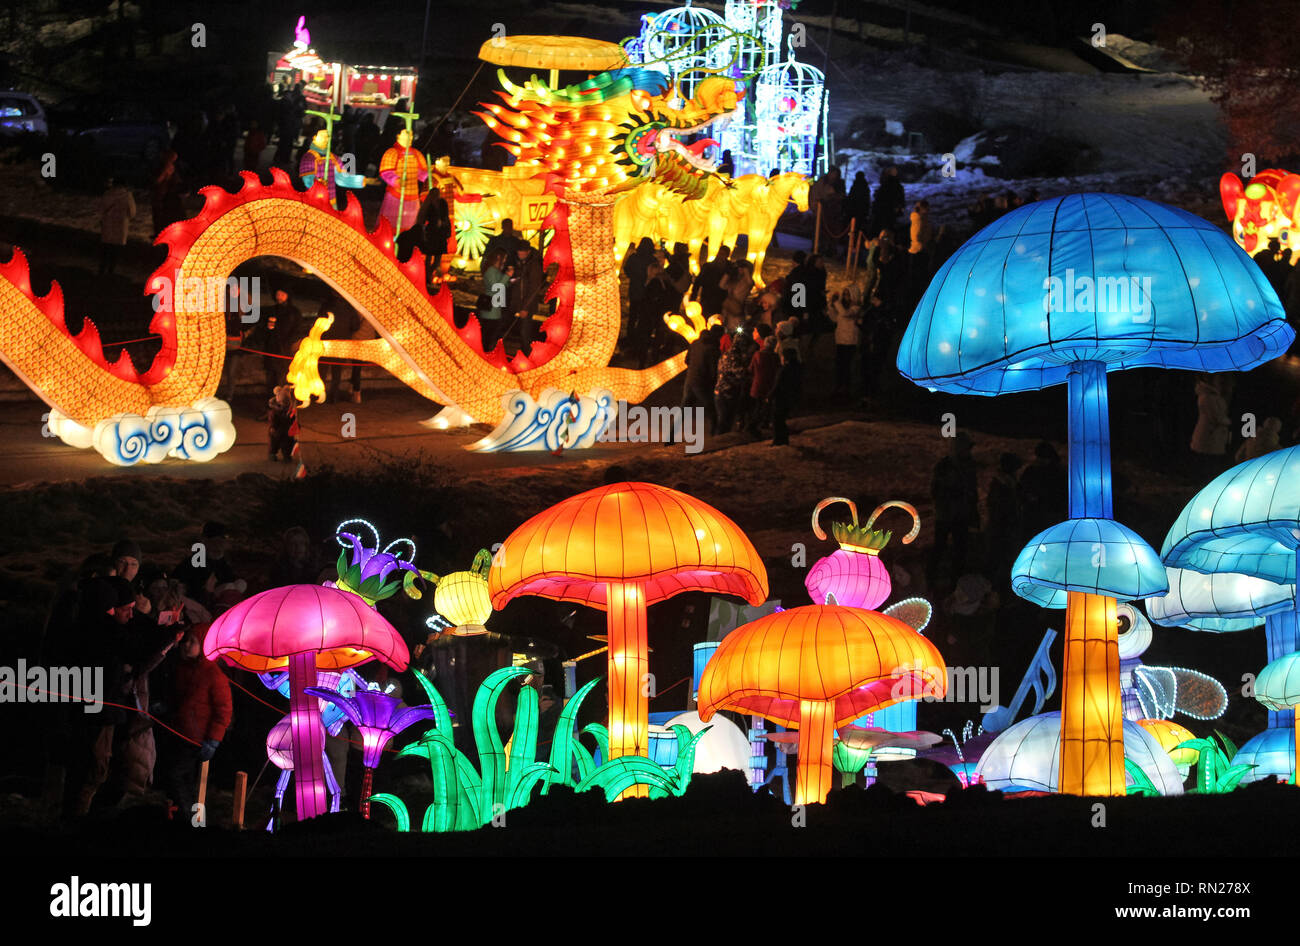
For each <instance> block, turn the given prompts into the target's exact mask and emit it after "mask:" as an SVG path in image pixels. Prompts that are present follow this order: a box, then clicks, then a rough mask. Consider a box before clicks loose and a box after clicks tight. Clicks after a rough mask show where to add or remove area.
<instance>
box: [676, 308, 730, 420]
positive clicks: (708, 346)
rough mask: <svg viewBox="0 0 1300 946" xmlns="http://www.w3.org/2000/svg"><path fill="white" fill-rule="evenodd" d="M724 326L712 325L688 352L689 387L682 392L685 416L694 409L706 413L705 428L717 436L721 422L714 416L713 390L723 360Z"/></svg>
mask: <svg viewBox="0 0 1300 946" xmlns="http://www.w3.org/2000/svg"><path fill="white" fill-rule="evenodd" d="M721 339H722V326H721V325H716V324H715V325H710V326H709V327H708V328H706V329H705V330H704V331H703V332H701V333H700V337H699V338H697V339H696V340H695V341H694V342H692V343H691V347H690V348H689V349H687V351H686V386H685V389H684V390H683V391H682V411H683V413H684V412H685V411H687V410H689V409H691V408H696V407H698V408H700V409H701V410H702V411H703V412H704V429H705V431H706V432H707V433H710V434H711V433H713V430H714V428H715V427H716V425H717V420H716V418H715V417H714V416H713V389H714V387H715V385H717V383H718V359H719V358H720V357H721V348H720V344H719V343H720V341H721Z"/></svg>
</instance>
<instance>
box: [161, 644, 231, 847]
mask: <svg viewBox="0 0 1300 946" xmlns="http://www.w3.org/2000/svg"><path fill="white" fill-rule="evenodd" d="M207 631H208V627H207V626H206V625H203V624H196V625H195V626H194V627H191V628H189V629H188V630H187V631H186V633H185V636H184V638H183V639H182V640H181V644H180V646H179V647H178V648H177V654H176V655H175V658H174V659H173V661H171V666H170V667H169V669H170V671H171V686H170V689H169V691H168V696H167V699H166V702H165V704H164V706H163V707H160V709H162V710H163V712H164V714H165V716H166V717H167V718H168V723H169V725H170V726H171V727H172V728H173V729H175V730H176V732H177V733H179V737H177V736H175V735H171V734H168V735H169V738H168V739H167V740H166V741H165V743H164V749H165V751H164V756H165V767H164V770H163V771H164V780H165V784H164V787H165V788H166V790H167V793H168V794H169V795H170V796H171V798H172V800H173V801H174V802H175V803H176V805H177V807H178V808H179V809H180V812H181V816H182V817H185V818H186V820H187V821H188V820H189V817H188V816H189V815H190V813H191V812H192V810H193V807H194V804H195V801H196V799H197V796H198V767H199V763H200V762H207V761H209V760H210V759H212V757H213V756H214V755H215V754H216V751H217V748H218V746H220V745H221V741H222V740H223V739H225V737H226V729H227V728H228V727H229V726H230V716H231V700H230V681H229V680H227V679H226V675H225V674H224V673H223V672H222V671H221V667H220V666H219V665H218V664H217V663H216V662H215V661H211V660H205V659H204V657H203V636H204V635H205V634H206V633H207Z"/></svg>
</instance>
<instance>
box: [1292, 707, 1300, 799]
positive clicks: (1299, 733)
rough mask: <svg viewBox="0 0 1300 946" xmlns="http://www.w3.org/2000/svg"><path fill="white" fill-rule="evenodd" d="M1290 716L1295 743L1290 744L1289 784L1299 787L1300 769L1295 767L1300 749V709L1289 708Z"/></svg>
mask: <svg viewBox="0 0 1300 946" xmlns="http://www.w3.org/2000/svg"><path fill="white" fill-rule="evenodd" d="M1291 715H1292V717H1293V718H1294V721H1293V722H1292V726H1293V727H1294V728H1295V741H1294V742H1293V743H1292V744H1291V784H1292V785H1300V776H1298V775H1297V770H1298V769H1300V767H1298V766H1297V765H1296V756H1297V755H1300V748H1297V747H1300V708H1297V707H1294V706H1293V707H1291Z"/></svg>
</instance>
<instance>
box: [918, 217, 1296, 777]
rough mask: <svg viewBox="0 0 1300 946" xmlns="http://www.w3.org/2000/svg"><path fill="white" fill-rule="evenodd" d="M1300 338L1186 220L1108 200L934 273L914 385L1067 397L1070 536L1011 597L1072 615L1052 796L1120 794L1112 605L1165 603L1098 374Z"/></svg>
mask: <svg viewBox="0 0 1300 946" xmlns="http://www.w3.org/2000/svg"><path fill="white" fill-rule="evenodd" d="M1294 336H1295V333H1294V332H1293V331H1292V330H1291V328H1290V327H1289V326H1288V325H1287V324H1286V318H1285V314H1284V313H1283V310H1282V306H1281V303H1280V302H1279V301H1278V298H1277V294H1276V293H1275V292H1274V291H1273V290H1272V288H1271V287H1270V286H1269V284H1268V281H1267V280H1266V279H1265V278H1264V276H1263V274H1262V273H1261V272H1260V270H1259V267H1258V266H1256V265H1255V264H1254V262H1253V261H1252V260H1251V259H1250V257H1249V256H1247V255H1246V254H1245V253H1244V252H1242V251H1241V249H1240V248H1239V247H1238V246H1237V245H1236V244H1235V243H1234V242H1233V241H1232V239H1231V238H1230V237H1229V236H1228V235H1227V234H1226V233H1224V232H1223V231H1221V230H1219V229H1218V228H1217V227H1215V226H1213V225H1212V224H1210V223H1208V222H1206V221H1204V220H1202V219H1200V218H1199V217H1196V216H1194V215H1192V214H1189V213H1186V212H1185V211H1182V210H1178V209H1177V208H1174V207H1168V206H1165V205H1163V204H1158V203H1155V202H1153V201H1148V200H1142V199H1139V198H1136V197H1126V196H1120V195H1115V194H1072V195H1068V196H1065V197H1058V198H1053V199H1051V200H1044V201H1039V202H1037V203H1033V204H1028V205H1026V206H1024V207H1021V208H1019V209H1017V210H1015V211H1012V212H1011V213H1009V214H1007V215H1006V216H1004V217H1001V218H1000V219H998V220H997V221H995V222H994V223H992V224H990V225H989V226H987V227H985V228H984V229H983V230H981V231H979V232H978V233H977V234H975V236H973V237H971V239H970V240H968V241H967V242H966V243H964V244H963V245H962V246H961V247H960V248H959V249H958V250H957V252H956V253H954V254H953V255H952V257H951V258H949V259H948V261H947V262H946V263H944V265H943V266H942V267H941V268H940V270H939V272H938V273H937V274H936V275H935V278H934V279H933V280H932V281H931V283H930V286H929V288H928V289H927V290H926V292H925V295H924V296H923V297H922V299H921V301H920V303H919V305H918V306H917V309H916V312H915V313H914V314H913V316H912V321H911V324H910V325H909V326H908V329H907V332H906V333H905V334H904V336H903V340H902V344H901V345H900V347H899V352H898V368H899V371H901V372H902V374H903V375H904V376H905V377H907V378H908V379H910V380H911V381H913V382H915V383H916V384H918V385H921V386H923V387H926V388H929V389H931V390H942V391H948V392H951V393H957V394H982V395H987V396H996V395H999V394H1005V393H1012V392H1020V391H1032V390H1039V389H1042V388H1048V387H1052V386H1054V385H1058V384H1064V385H1066V386H1067V402H1068V408H1069V439H1070V455H1069V464H1070V476H1069V501H1070V506H1069V508H1070V521H1068V522H1066V523H1061V524H1059V525H1056V526H1053V527H1051V528H1049V529H1047V530H1046V531H1045V532H1043V533H1041V534H1040V535H1038V536H1035V537H1034V538H1033V539H1031V540H1030V541H1029V543H1028V545H1026V546H1025V550H1024V551H1023V552H1022V553H1021V555H1020V556H1019V558H1018V559H1017V561H1016V564H1015V566H1014V567H1013V587H1015V589H1016V590H1017V592H1018V593H1020V594H1021V595H1022V596H1025V597H1027V598H1029V599H1030V600H1032V601H1036V602H1038V603H1039V604H1042V605H1044V606H1046V607H1056V608H1060V607H1064V608H1065V609H1066V618H1065V655H1064V668H1063V673H1062V676H1061V679H1062V686H1061V739H1060V777H1059V781H1058V785H1059V789H1058V790H1059V791H1061V792H1064V793H1069V794H1077V795H1121V794H1124V791H1125V771H1124V735H1123V732H1124V730H1123V726H1122V719H1123V714H1122V711H1121V702H1120V692H1119V676H1120V674H1119V649H1118V620H1117V612H1116V607H1117V601H1118V600H1133V599H1138V598H1147V597H1151V596H1156V595H1160V594H1163V593H1164V592H1165V591H1167V590H1168V586H1167V582H1166V578H1165V573H1164V569H1163V568H1162V567H1160V563H1159V559H1158V557H1157V556H1156V554H1155V551H1154V550H1153V549H1151V547H1150V546H1149V545H1147V543H1146V542H1145V541H1143V539H1142V538H1141V537H1140V536H1138V535H1137V534H1136V533H1134V532H1133V531H1132V530H1129V529H1127V528H1125V527H1124V526H1122V525H1120V524H1119V523H1117V522H1115V521H1114V517H1113V512H1112V502H1111V473H1110V421H1109V409H1108V406H1107V384H1106V375H1107V373H1108V372H1110V371H1120V370H1125V369H1129V368H1143V367H1164V368H1182V369H1186V370H1194V371H1244V370H1248V369H1250V368H1254V367H1256V366H1257V365H1260V364H1263V363H1264V362H1266V361H1269V360H1271V359H1272V358H1274V357H1276V356H1278V355H1280V354H1282V353H1283V352H1285V351H1286V349H1287V347H1288V346H1289V345H1290V344H1291V341H1292V340H1293V338H1294Z"/></svg>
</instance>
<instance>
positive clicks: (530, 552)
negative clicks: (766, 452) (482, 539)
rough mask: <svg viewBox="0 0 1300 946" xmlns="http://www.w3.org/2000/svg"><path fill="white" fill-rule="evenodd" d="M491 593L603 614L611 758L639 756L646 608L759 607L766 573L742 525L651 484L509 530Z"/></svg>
mask: <svg viewBox="0 0 1300 946" xmlns="http://www.w3.org/2000/svg"><path fill="white" fill-rule="evenodd" d="M488 590H489V592H490V594H491V596H492V607H494V608H496V609H497V610H500V609H501V608H503V607H504V606H505V605H506V603H507V602H508V601H510V600H511V599H512V598H515V597H518V596H520V595H538V596H539V597H543V598H551V599H554V600H556V601H573V602H577V603H578V604H585V605H588V606H589V607H593V608H600V609H602V610H604V611H605V612H606V615H607V623H608V628H609V633H608V644H609V755H610V758H612V759H616V758H618V757H619V756H624V755H642V756H644V755H646V750H647V746H648V741H649V718H648V717H649V703H648V698H647V694H646V690H645V689H644V682H643V681H644V680H645V678H646V675H647V672H648V669H649V649H648V646H647V643H648V642H647V639H646V609H647V608H648V607H650V605H652V604H656V603H658V602H660V601H664V600H667V599H668V598H671V597H672V596H673V595H676V594H680V593H681V592H684V591H710V592H714V593H718V594H724V595H735V596H736V597H738V598H743V599H744V600H745V601H747V602H749V603H750V604H754V605H758V604H762V603H763V601H764V600H765V599H766V598H767V569H766V568H764V567H763V561H762V559H761V558H759V555H758V552H756V551H755V550H754V546H753V545H752V544H751V543H750V541H749V539H748V538H746V537H745V534H744V533H743V532H741V531H740V528H739V527H738V526H737V525H736V524H735V523H734V522H732V521H731V520H730V519H728V518H727V517H726V516H724V515H723V514H722V513H720V512H718V510H716V509H714V508H713V507H712V506H709V505H707V504H705V503H702V502H700V501H699V500H698V499H695V498H693V497H691V496H687V495H686V494H685V493H679V492H678V491H677V490H674V489H668V488H667V487H664V486H656V485H654V484H652V483H615V484H611V485H609V486H602V487H599V488H597V489H593V490H589V491H587V492H585V493H579V494H578V495H576V496H572V497H570V498H569V499H566V500H564V501H563V502H561V503H557V504H556V505H554V506H552V507H551V508H550V509H547V510H545V511H544V512H541V513H539V514H538V515H536V516H534V517H533V518H531V519H529V520H528V521H527V522H525V523H524V524H523V525H521V526H520V527H519V528H518V529H516V530H515V531H514V532H513V533H511V534H510V537H509V538H507V539H506V541H505V542H504V543H503V544H502V546H501V548H500V550H499V551H498V552H497V555H496V557H495V560H494V561H493V563H492V569H491V571H490V572H489V573H488ZM635 788H637V787H636V786H634V789H635ZM640 788H642V789H643V788H644V786H641V787H640ZM627 794H636V792H635V791H634V790H629V791H628V792H627Z"/></svg>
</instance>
